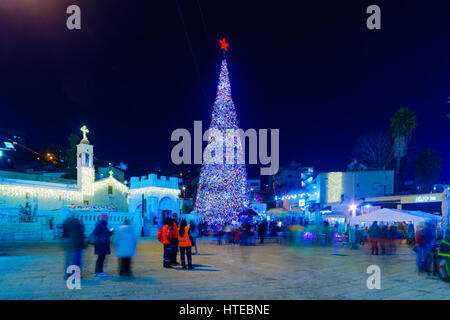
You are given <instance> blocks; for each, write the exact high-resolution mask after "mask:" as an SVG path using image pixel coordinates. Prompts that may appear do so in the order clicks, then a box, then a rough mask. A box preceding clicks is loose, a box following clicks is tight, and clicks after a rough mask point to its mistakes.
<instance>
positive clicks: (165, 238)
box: [156, 218, 173, 268]
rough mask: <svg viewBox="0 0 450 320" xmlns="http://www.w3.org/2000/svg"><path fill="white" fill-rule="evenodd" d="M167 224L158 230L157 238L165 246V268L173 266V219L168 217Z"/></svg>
mask: <svg viewBox="0 0 450 320" xmlns="http://www.w3.org/2000/svg"><path fill="white" fill-rule="evenodd" d="M165 223H166V224H165V225H164V226H163V227H162V228H161V229H159V230H158V234H157V235H156V238H157V239H158V241H159V242H161V243H162V244H163V246H164V256H163V267H164V268H172V266H171V265H170V260H171V258H172V242H171V240H172V237H173V229H172V226H173V223H172V219H170V218H167V219H166V221H165Z"/></svg>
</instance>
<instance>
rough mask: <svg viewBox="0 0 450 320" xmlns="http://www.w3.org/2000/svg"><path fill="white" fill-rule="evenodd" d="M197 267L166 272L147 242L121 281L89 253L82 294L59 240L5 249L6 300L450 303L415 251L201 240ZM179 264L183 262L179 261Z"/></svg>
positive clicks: (0, 264) (1, 257) (157, 250)
mask: <svg viewBox="0 0 450 320" xmlns="http://www.w3.org/2000/svg"><path fill="white" fill-rule="evenodd" d="M198 245H199V250H200V253H201V254H200V255H196V256H193V259H194V266H195V267H196V269H195V270H183V269H181V268H179V267H176V268H173V269H163V268H162V261H161V260H162V246H161V244H160V243H158V242H157V241H155V240H151V239H143V240H141V241H140V242H139V246H138V253H137V256H136V258H135V259H134V260H133V272H134V276H135V277H134V278H133V279H131V280H122V279H120V278H119V277H118V276H117V259H116V257H115V256H114V255H110V256H108V257H107V261H106V270H105V272H107V273H109V274H110V275H111V276H110V277H108V278H95V277H94V276H93V271H94V264H95V256H94V255H93V248H92V246H90V247H89V248H88V249H87V250H85V251H84V253H83V262H84V266H83V269H84V271H83V279H82V282H81V286H82V288H81V289H80V290H69V289H68V288H67V286H66V283H65V281H64V280H63V262H64V256H63V251H62V250H61V248H60V247H59V245H58V244H57V242H56V241H53V242H40V243H39V242H38V243H5V242H3V243H1V244H0V283H1V288H2V290H1V291H0V299H449V298H450V284H449V283H444V282H442V281H441V280H439V279H438V278H436V277H427V276H424V275H419V274H417V272H416V270H415V264H414V261H415V255H414V252H413V251H412V250H411V248H409V247H407V246H400V247H399V248H398V251H397V254H395V255H388V256H371V255H370V254H368V252H367V249H364V248H360V249H358V250H351V249H348V248H344V247H341V246H338V247H335V246H329V247H320V246H301V247H299V246H296V247H293V246H292V247H290V246H280V245H279V244H277V243H275V242H269V243H266V244H265V245H264V246H259V245H258V246H249V247H241V246H229V245H222V246H218V245H216V244H214V243H211V241H210V240H209V239H202V240H199V241H198ZM178 259H179V257H178ZM373 264H375V265H378V266H380V268H381V273H382V274H381V279H382V280H381V289H380V290H369V289H367V287H366V280H367V277H368V276H369V274H366V269H367V267H368V266H369V265H373Z"/></svg>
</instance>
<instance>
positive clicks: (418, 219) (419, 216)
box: [350, 208, 441, 228]
mask: <svg viewBox="0 0 450 320" xmlns="http://www.w3.org/2000/svg"><path fill="white" fill-rule="evenodd" d="M425 220H431V221H434V222H436V223H439V222H440V221H441V217H440V216H436V215H432V214H429V213H426V212H422V211H407V210H399V209H389V208H383V209H379V210H376V211H373V212H371V213H368V214H364V215H360V216H356V217H350V225H351V226H354V225H356V224H358V225H361V224H362V223H368V224H371V223H372V222H374V221H377V222H406V223H409V222H412V223H413V224H414V227H415V228H416V227H417V225H418V224H419V223H423V222H425Z"/></svg>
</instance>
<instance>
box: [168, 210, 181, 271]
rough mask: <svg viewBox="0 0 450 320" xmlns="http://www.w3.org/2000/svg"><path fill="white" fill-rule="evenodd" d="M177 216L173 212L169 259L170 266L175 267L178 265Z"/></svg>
mask: <svg viewBox="0 0 450 320" xmlns="http://www.w3.org/2000/svg"><path fill="white" fill-rule="evenodd" d="M178 229H179V226H178V216H177V214H176V213H175V212H174V213H173V215H172V239H171V244H172V251H171V254H172V256H171V258H170V264H172V265H174V266H175V265H177V264H179V263H178V262H177V253H178Z"/></svg>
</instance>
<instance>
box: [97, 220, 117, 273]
mask: <svg viewBox="0 0 450 320" xmlns="http://www.w3.org/2000/svg"><path fill="white" fill-rule="evenodd" d="M113 230H114V229H113V228H111V229H110V230H108V215H107V214H106V213H102V214H101V216H100V220H99V221H97V224H96V225H95V229H94V237H95V247H94V254H96V255H97V262H96V263H95V273H94V276H95V277H107V276H108V275H107V274H106V273H104V272H103V264H104V262H105V257H106V255H107V254H111V240H110V237H111V235H112V234H113Z"/></svg>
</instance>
